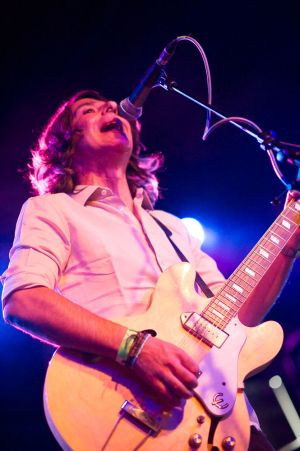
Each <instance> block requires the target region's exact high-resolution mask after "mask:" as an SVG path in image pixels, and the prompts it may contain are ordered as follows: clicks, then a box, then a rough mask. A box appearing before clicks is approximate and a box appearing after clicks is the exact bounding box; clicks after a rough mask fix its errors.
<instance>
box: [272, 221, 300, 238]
mask: <svg viewBox="0 0 300 451" xmlns="http://www.w3.org/2000/svg"><path fill="white" fill-rule="evenodd" d="M296 228H297V226H296V225H295V224H291V228H290V229H287V228H286V227H284V226H283V225H282V224H280V223H278V222H277V223H276V224H274V230H275V232H276V233H277V234H278V235H279V236H281V238H283V239H284V240H288V239H289V237H290V236H291V234H292V232H294V231H295V230H296Z"/></svg>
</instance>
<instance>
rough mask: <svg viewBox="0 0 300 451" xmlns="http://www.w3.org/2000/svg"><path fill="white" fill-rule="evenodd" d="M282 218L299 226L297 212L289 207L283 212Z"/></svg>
mask: <svg viewBox="0 0 300 451" xmlns="http://www.w3.org/2000/svg"><path fill="white" fill-rule="evenodd" d="M284 216H285V217H286V218H287V219H288V220H290V221H293V222H294V223H295V224H299V211H297V210H296V209H294V208H292V207H291V206H290V207H289V208H288V209H287V210H286V211H285V213H284Z"/></svg>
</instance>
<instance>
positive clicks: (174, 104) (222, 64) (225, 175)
mask: <svg viewBox="0 0 300 451" xmlns="http://www.w3.org/2000/svg"><path fill="white" fill-rule="evenodd" d="M0 21H1V23H0V25H1V27H0V28H1V78H2V80H1V107H0V117H1V120H0V127H1V132H0V146H1V153H0V158H1V166H0V170H1V194H0V203H1V211H2V215H1V223H0V224H1V225H0V240H1V250H0V270H1V271H3V270H4V269H5V268H6V266H7V263H8V250H9V248H10V245H11V242H12V239H13V234H14V226H15V222H16V219H17V216H18V213H19V210H20V207H21V205H22V203H23V202H24V201H25V199H26V198H27V197H28V195H29V187H28V185H27V184H26V183H25V182H24V181H23V179H22V177H23V176H22V173H21V172H19V170H22V169H24V168H25V167H26V162H27V158H28V155H29V148H30V146H32V145H33V144H34V142H35V140H36V138H37V136H38V134H39V132H40V131H41V129H42V127H43V125H44V124H45V122H46V121H47V119H48V118H49V116H50V115H51V114H52V113H53V112H54V111H55V109H56V108H57V107H58V105H59V104H60V103H61V101H62V100H65V99H67V98H68V97H69V96H70V95H72V94H73V93H74V92H76V91H77V90H79V89H86V88H93V89H98V90H101V91H102V92H104V93H105V94H106V96H107V97H111V98H114V99H116V100H121V99H123V98H125V97H127V96H128V95H129V94H130V92H131V91H132V89H133V88H134V87H135V85H136V83H137V82H138V81H139V80H140V79H141V77H142V76H143V75H144V73H145V71H146V69H147V68H148V67H149V66H150V65H151V64H152V63H153V62H154V61H155V59H156V58H157V57H158V55H159V54H160V52H161V51H162V49H163V48H164V46H165V45H166V44H167V43H168V42H169V41H171V40H172V39H173V38H175V37H176V36H179V35H187V34H191V35H192V36H193V37H194V38H195V39H197V40H198V42H199V43H200V44H201V45H202V47H203V48H204V50H205V52H206V55H207V58H208V61H209V65H210V68H211V72H212V86H213V103H214V105H215V107H217V108H220V109H221V110H222V111H224V112H225V113H227V114H228V115H239V116H244V117H247V118H249V119H251V120H253V121H254V122H256V123H257V124H258V125H259V126H260V127H261V128H262V129H263V130H269V129H272V130H275V131H276V132H277V133H278V137H279V138H280V139H282V140H286V141H290V142H300V132H299V116H300V115H299V100H300V86H299V81H298V79H299V69H300V59H299V51H300V35H299V33H300V31H299V15H298V12H297V11H296V2H292V1H285V2H280V3H279V4H278V5H277V6H275V5H274V3H273V2H271V1H260V2H258V1H252V2H235V1H233V2H232V1H231V2H223V1H222V2H221V1H214V0H212V1H210V2H203V1H190V0H185V1H184V2H182V1H179V2H178V4H177V3H173V4H172V3H171V2H170V3H168V2H164V1H162V0H161V1H159V2H158V1H155V0H154V1H152V2H145V1H140V2H136V1H127V2H124V1H118V0H115V1H101V0H99V1H97V2H91V1H84V2H78V3H76V2H67V1H60V2H58V1H51V2H45V3H44V2H43V3H42V2H40V3H39V4H37V5H35V6H34V4H30V3H28V2H18V1H10V2H6V4H5V7H2V11H1V18H0ZM168 74H169V76H170V77H171V78H172V79H175V80H176V81H177V83H178V85H179V87H180V88H181V89H182V90H184V91H186V92H188V93H190V94H192V95H194V96H195V97H197V98H199V99H201V100H204V101H205V100H206V81H205V75H204V66H203V62H202V60H201V57H200V54H199V53H198V52H197V50H196V48H195V47H194V46H193V45H192V44H190V43H189V42H183V43H180V44H179V46H178V49H177V51H176V54H175V56H174V57H173V59H172V61H171V62H170V64H169V66H168ZM204 120H205V114H204V111H203V110H202V109H200V108H198V107H196V106H195V105H193V104H192V103H190V102H188V101H187V100H185V99H183V98H182V97H180V96H178V95H177V94H172V93H167V92H166V91H164V90H162V89H155V90H153V92H152V93H151V95H150V97H149V98H148V100H147V102H146V104H145V107H144V115H143V120H142V123H143V141H144V142H145V143H146V144H147V146H148V148H149V149H153V150H161V151H163V152H164V154H165V157H166V164H165V170H164V171H162V172H161V173H160V180H161V184H162V187H163V194H164V198H163V199H162V200H160V201H159V203H158V205H157V207H158V208H162V209H166V210H168V211H170V212H172V213H174V214H176V215H178V216H180V217H183V216H193V217H196V218H198V219H199V220H200V221H201V222H202V223H203V224H204V227H205V228H206V230H207V232H208V240H207V242H206V244H205V245H204V248H205V250H207V251H208V252H209V253H210V254H211V255H213V256H214V257H215V259H216V260H217V262H218V264H219V267H220V268H221V270H222V271H223V272H224V273H225V275H226V276H228V275H230V273H231V272H232V271H233V270H234V269H235V268H236V267H237V265H238V264H239V262H240V261H241V260H242V259H243V257H244V256H245V255H246V254H247V252H248V251H249V250H250V249H251V248H252V247H253V246H254V244H255V243H256V241H257V240H258V239H259V238H260V237H261V235H262V234H263V233H264V231H265V230H266V229H267V228H268V226H269V225H270V224H271V222H272V221H273V220H274V219H275V218H276V216H277V215H278V214H279V212H280V209H281V208H282V205H279V207H274V206H272V205H271V204H270V202H271V200H272V199H273V198H274V196H276V195H279V194H280V193H281V192H282V191H283V189H284V186H283V185H282V184H281V182H280V181H279V180H278V179H277V178H276V176H275V174H274V172H273V170H272V168H271V165H270V163H269V160H268V158H267V155H266V154H265V153H264V152H263V151H262V150H261V149H260V148H259V146H258V144H257V143H256V141H255V140H254V139H253V138H251V137H249V136H247V135H245V134H243V133H242V132H241V131H239V130H237V129H235V128H234V127H233V126H231V125H226V126H223V127H222V128H220V129H218V130H217V131H216V132H215V133H214V134H213V135H211V137H210V138H209V139H208V141H207V142H203V141H202V140H201V136H202V132H203V127H204ZM287 171H288V172H289V173H293V174H295V171H294V168H292V167H291V166H289V167H288V168H287ZM299 275H300V266H299V262H297V263H296V265H295V267H294V271H293V274H292V275H291V277H290V279H289V282H288V284H287V286H286V288H285V290H284V292H283V294H282V296H281V298H280V300H279V301H278V302H277V304H276V306H275V307H274V308H273V309H272V311H271V312H270V313H269V315H268V319H274V320H276V321H278V322H280V323H281V325H282V327H283V329H284V332H285V337H286V341H285V343H286V345H285V347H284V348H283V350H282V351H281V352H280V354H279V355H278V357H277V358H276V359H275V361H274V362H273V363H272V365H271V366H270V367H269V368H268V369H266V370H265V371H264V372H263V373H261V374H260V375H258V376H255V377H254V378H253V379H252V380H251V381H249V382H248V384H247V390H248V393H249V396H250V398H251V401H252V402H253V405H254V406H255V408H256V410H257V413H258V415H259V416H260V418H261V422H262V425H263V426H264V429H265V431H266V432H267V433H268V435H269V437H270V439H271V440H272V443H273V445H274V446H275V447H276V448H279V447H280V446H283V445H285V444H287V443H288V442H289V441H291V440H293V438H294V436H293V433H292V431H291V430H290V428H289V427H288V425H287V422H286V420H285V418H284V416H283V414H282V412H281V409H280V408H279V406H278V404H277V401H276V399H275V397H274V395H273V393H272V391H271V389H270V388H269V386H268V380H269V378H270V377H271V376H273V375H275V374H279V375H280V376H281V377H282V379H283V381H284V383H285V384H286V386H287V388H288V390H289V393H290V395H291V397H292V400H293V402H294V404H295V406H296V408H297V409H298V412H299V411H300V394H299V389H298V386H297V385H298V379H299V368H300V357H299V355H300V352H299V344H298V343H299V338H297V334H299V313H300V307H299V293H300V289H299V288H300V282H299V280H300V279H299ZM0 332H1V335H0V340H1V348H0V349H1V351H0V378H1V389H0V400H1V403H0V405H1V413H0V415H1V422H0V429H1V434H0V449H1V450H23V449H24V450H27V449H30V450H41V449H43V450H55V449H57V445H56V444H55V441H54V439H53V438H52V436H51V433H50V432H49V431H48V427H47V425H46V422H45V420H44V417H43V410H42V389H43V380H44V375H45V371H46V367H47V362H48V360H49V358H50V356H51V354H52V349H50V348H48V347H47V346H46V345H43V344H41V343H39V342H38V341H35V340H33V339H32V338H31V337H29V336H26V335H24V334H22V333H21V332H19V331H17V330H14V329H12V328H10V327H9V326H7V325H5V324H4V323H3V322H2V323H1V324H0ZM295 337H296V338H295ZM293 340H294V341H293ZM293 343H295V348H294V351H293V353H291V352H290V351H289V350H288V349H287V347H288V346H292V347H293ZM262 346H263V343H262ZM297 346H298V349H297ZM288 367H289V368H290V370H289V371H288Z"/></svg>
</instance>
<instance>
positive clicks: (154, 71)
mask: <svg viewBox="0 0 300 451" xmlns="http://www.w3.org/2000/svg"><path fill="white" fill-rule="evenodd" d="M178 42H179V41H178V40H177V39H174V40H173V41H171V42H170V43H169V44H168V45H167V46H166V47H165V48H164V49H163V51H162V52H161V54H160V55H159V57H158V59H157V60H156V61H155V63H154V64H153V65H152V66H151V67H150V69H148V71H147V72H146V75H145V76H144V78H143V79H142V80H141V81H140V83H139V84H138V85H137V87H136V88H135V90H134V91H133V92H132V93H131V94H130V96H129V97H127V98H126V99H124V100H121V102H120V105H119V107H120V108H119V113H120V115H121V116H123V117H125V119H127V120H129V121H134V120H136V119H138V118H139V117H140V116H141V115H142V112H143V107H142V105H143V104H144V102H145V100H146V99H147V97H148V95H149V93H150V91H151V89H152V88H153V86H154V85H155V83H156V82H157V80H158V79H159V77H160V76H161V73H162V70H163V68H164V67H165V66H166V65H167V64H168V62H169V61H170V59H171V58H172V56H173V55H174V53H175V50H176V47H177V44H178Z"/></svg>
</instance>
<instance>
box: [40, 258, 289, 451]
mask: <svg viewBox="0 0 300 451" xmlns="http://www.w3.org/2000/svg"><path fill="white" fill-rule="evenodd" d="M194 278H195V272H194V271H193V269H192V268H191V266H190V265H189V264H188V263H178V264H176V265H174V266H173V267H171V268H169V269H168V270H167V271H166V272H165V273H163V274H162V275H161V277H160V279H159V280H158V283H157V286H156V288H155V290H154V292H153V294H152V296H151V299H150V307H149V309H148V310H147V312H145V313H144V314H141V315H138V316H134V317H126V318H115V321H116V322H119V323H121V324H124V325H126V326H127V327H129V328H132V329H136V330H142V329H154V330H155V331H156V332H157V335H158V337H159V338H161V339H163V340H166V341H169V342H171V343H173V344H176V345H177V346H179V347H181V348H182V349H184V350H185V351H186V352H188V353H189V354H190V355H191V356H192V357H194V358H195V359H196V360H197V361H198V362H199V369H200V371H201V375H200V377H199V385H198V387H197V388H196V390H195V396H194V397H193V398H192V399H189V400H187V401H186V402H183V403H182V405H181V407H178V408H174V409H173V410H171V411H169V412H163V411H161V407H160V404H159V402H157V400H156V401H155V400H154V399H153V398H152V397H151V396H150V395H149V391H148V389H147V387H146V386H143V383H142V381H140V380H138V379H137V378H136V377H135V376H134V373H133V372H132V371H131V370H129V369H126V368H123V367H121V366H120V365H119V364H116V363H114V362H112V361H110V360H106V359H100V358H98V359H96V360H92V359H90V360H89V359H88V358H86V357H85V356H84V355H83V354H80V353H75V352H69V351H67V350H63V349H59V350H58V351H57V352H56V353H55V354H54V356H53V358H52V360H51V362H50V364H49V368H48V371H47V377H46V381H45V390H44V405H45V412H46V416H47V420H48V423H49V426H50V428H51V430H52V432H53V433H54V436H55V437H56V439H57V441H58V442H59V443H60V445H61V446H62V448H63V449H66V450H67V449H73V450H76V451H77V450H78V451H79V450H80V451H87V450H88V451H94V450H95V451H96V450H98V451H99V450H107V451H108V450H110V451H115V450H118V449H123V450H124V451H129V450H137V449H141V450H145V451H146V450H173V451H174V450H178V451H182V450H190V449H197V447H199V448H200V449H204V450H206V449H210V448H211V447H212V446H216V447H218V448H219V449H220V450H221V449H226V448H224V445H225V444H226V441H227V442H230V440H231V439H230V438H233V439H234V442H235V447H234V449H235V450H239V451H245V450H247V448H248V442H249V433H250V432H249V429H250V428H249V418H248V412H247V408H246V404H245V399H244V394H243V381H244V379H245V377H246V376H247V375H248V374H249V373H252V372H254V371H258V370H259V368H261V367H263V366H265V365H266V364H267V363H268V362H270V360H272V359H273V358H274V357H275V355H276V354H277V353H278V351H279V349H280V347H281V344H282V340H283V334H282V329H281V327H280V326H279V324H277V323H275V322H266V323H264V324H262V325H260V326H258V327H255V328H247V327H245V326H244V325H242V324H241V323H240V322H239V320H238V318H237V316H235V317H234V318H232V319H231V320H230V321H229V323H228V325H227V327H225V329H224V330H223V331H220V332H219V329H218V328H215V329H213V330H211V331H208V332H207V324H206V323H205V324H204V326H203V327H204V330H205V328H206V331H204V335H205V341H203V338H202V337H201V335H200V332H199V330H198V329H197V327H196V326H198V327H199V324H200V320H199V319H198V317H196V321H194V323H195V324H196V326H195V324H194V323H193V324H194V329H191V327H190V326H191V318H192V315H191V314H192V313H194V314H196V313H197V314H200V315H201V313H202V312H203V311H204V310H205V308H207V306H208V305H209V304H210V303H211V302H212V301H211V299H210V300H208V299H205V298H201V297H200V296H198V295H197V294H196V293H195V290H194ZM162 300H163V301H162ZM201 321H202V320H201ZM201 327H202V326H201ZM202 332H203V328H202ZM218 334H219V335H221V340H220V337H218ZM212 337H213V338H212ZM210 340H214V341H215V343H216V344H217V345H212V344H211V343H209V341H210ZM222 340H224V341H223V343H222V344H221V345H220V341H222ZM198 445H199V446H198ZM227 449H232V448H227Z"/></svg>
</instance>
